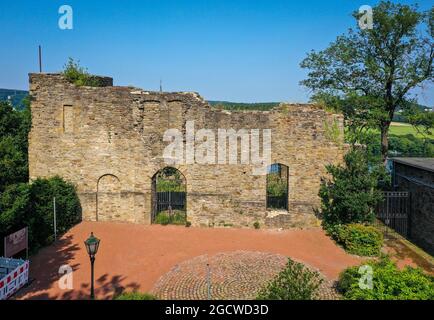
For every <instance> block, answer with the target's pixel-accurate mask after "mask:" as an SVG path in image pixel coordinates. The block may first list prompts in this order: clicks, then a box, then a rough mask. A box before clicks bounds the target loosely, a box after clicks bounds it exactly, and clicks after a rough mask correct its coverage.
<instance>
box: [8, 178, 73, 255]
mask: <svg viewBox="0 0 434 320" xmlns="http://www.w3.org/2000/svg"><path fill="white" fill-rule="evenodd" d="M53 197H56V212H57V216H56V218H57V231H58V234H59V235H60V234H62V233H64V232H66V231H67V230H68V229H69V228H71V227H72V226H74V225H75V224H77V223H78V222H80V221H81V206H80V202H79V199H78V196H77V194H76V192H75V188H74V186H73V185H71V184H70V183H67V182H65V181H63V180H62V179H60V178H58V177H54V178H50V179H37V180H35V181H34V182H33V183H32V184H25V183H21V184H14V185H10V186H8V187H7V188H6V190H5V191H4V192H2V193H1V194H0V234H2V235H6V234H8V233H10V232H13V231H16V230H17V229H19V228H21V227H24V226H28V227H29V245H30V249H31V251H32V252H35V251H36V250H37V249H39V248H40V247H43V246H45V245H47V244H49V243H51V242H52V241H53V233H54V231H53Z"/></svg>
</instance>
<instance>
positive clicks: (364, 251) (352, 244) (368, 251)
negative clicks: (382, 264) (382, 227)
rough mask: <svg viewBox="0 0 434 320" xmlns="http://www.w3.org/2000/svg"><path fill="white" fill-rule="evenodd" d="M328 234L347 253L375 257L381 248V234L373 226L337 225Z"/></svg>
mask: <svg viewBox="0 0 434 320" xmlns="http://www.w3.org/2000/svg"><path fill="white" fill-rule="evenodd" d="M330 233H331V236H332V237H333V238H334V239H335V240H336V241H337V242H338V243H339V244H341V245H342V246H343V247H344V249H345V250H346V251H347V252H349V253H352V254H357V255H359V256H377V255H379V254H380V250H381V247H382V246H383V234H382V233H381V232H380V231H379V230H377V229H376V228H375V227H374V226H366V225H363V224H349V225H339V226H336V227H335V228H332V231H331V232H330Z"/></svg>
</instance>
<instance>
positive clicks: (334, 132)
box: [324, 120, 341, 144]
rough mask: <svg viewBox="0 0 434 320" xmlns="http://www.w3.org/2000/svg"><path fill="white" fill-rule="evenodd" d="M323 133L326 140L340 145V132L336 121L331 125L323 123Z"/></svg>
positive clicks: (326, 122)
mask: <svg viewBox="0 0 434 320" xmlns="http://www.w3.org/2000/svg"><path fill="white" fill-rule="evenodd" d="M324 131H325V132H324V133H325V136H326V138H327V140H330V141H333V142H334V143H337V144H340V143H341V140H340V137H341V132H340V130H339V125H338V122H337V121H336V120H334V121H333V122H332V123H329V122H328V121H324Z"/></svg>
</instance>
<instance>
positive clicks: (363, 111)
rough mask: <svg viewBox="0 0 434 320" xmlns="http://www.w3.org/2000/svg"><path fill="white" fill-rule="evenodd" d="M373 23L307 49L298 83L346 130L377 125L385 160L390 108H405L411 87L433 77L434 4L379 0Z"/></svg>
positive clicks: (358, 16)
mask: <svg viewBox="0 0 434 320" xmlns="http://www.w3.org/2000/svg"><path fill="white" fill-rule="evenodd" d="M354 17H355V18H356V19H358V18H360V14H359V13H358V12H357V13H354ZM373 22H374V25H373V28H372V29H363V30H362V29H358V30H356V31H355V30H353V29H349V31H348V32H347V33H346V34H344V35H341V36H339V37H338V38H337V39H336V40H335V41H334V42H333V43H331V44H330V46H329V47H328V48H326V49H325V50H323V51H319V52H316V51H312V52H310V53H309V54H308V55H307V57H306V58H305V59H304V60H303V61H302V63H301V67H302V68H306V69H309V73H308V77H307V79H305V80H303V81H301V84H302V85H304V86H306V87H308V88H310V89H311V90H312V91H313V93H314V95H313V100H316V101H319V102H323V103H325V104H326V105H327V106H329V107H331V108H334V109H338V110H340V111H343V113H344V115H345V117H346V121H347V125H348V127H349V128H350V129H351V130H353V131H356V130H361V129H364V128H377V129H379V131H380V132H381V155H382V158H383V162H384V163H385V162H386V157H387V153H388V149H389V140H388V132H389V127H390V123H391V122H392V119H393V115H394V113H395V111H396V110H397V109H398V108H401V109H404V108H406V106H407V105H408V102H409V101H410V95H411V93H412V90H413V89H414V88H416V87H418V86H420V85H422V84H424V83H425V82H432V80H433V70H432V69H433V67H432V66H433V57H434V44H433V36H434V7H433V8H432V9H431V10H430V11H429V12H419V11H418V8H417V7H416V6H409V5H402V4H395V3H392V2H390V1H381V2H380V3H379V4H378V5H377V6H375V7H374V8H373Z"/></svg>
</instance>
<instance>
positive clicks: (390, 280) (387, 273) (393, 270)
mask: <svg viewBox="0 0 434 320" xmlns="http://www.w3.org/2000/svg"><path fill="white" fill-rule="evenodd" d="M365 264H367V265H369V266H371V267H372V271H373V274H372V276H373V278H372V285H373V288H372V289H369V288H366V289H362V288H360V286H359V281H360V278H361V277H362V274H361V273H359V266H357V267H351V268H348V269H346V270H345V271H344V272H342V273H341V275H340V276H339V282H338V289H339V290H340V291H341V292H342V294H343V295H344V298H345V299H350V300H433V299H434V277H433V276H431V275H428V274H425V273H424V272H423V271H422V270H421V269H419V268H412V267H405V268H404V269H403V270H399V269H398V268H397V266H396V264H395V263H393V262H392V261H391V260H390V259H389V258H387V257H386V258H383V259H381V260H380V261H369V262H367V263H365Z"/></svg>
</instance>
